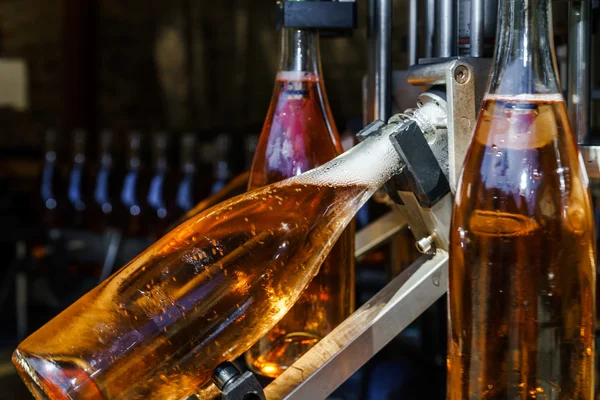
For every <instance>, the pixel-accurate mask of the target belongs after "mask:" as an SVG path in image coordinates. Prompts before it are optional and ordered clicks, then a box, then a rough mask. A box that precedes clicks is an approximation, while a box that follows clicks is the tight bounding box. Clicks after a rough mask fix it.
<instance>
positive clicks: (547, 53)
mask: <svg viewBox="0 0 600 400" xmlns="http://www.w3.org/2000/svg"><path fill="white" fill-rule="evenodd" d="M499 16H500V21H499V22H500V23H499V30H498V37H497V44H496V52H495V63H494V64H493V65H494V68H493V71H492V74H491V77H490V82H489V86H488V90H487V93H486V95H485V97H484V103H483V107H482V109H481V112H480V115H479V119H478V121H477V125H476V128H475V133H474V137H473V141H472V143H471V147H470V149H469V152H468V154H467V157H466V160H465V164H464V169H463V172H462V177H461V180H460V184H459V186H458V189H457V193H456V198H455V206H454V213H453V219H452V228H451V243H450V265H449V268H450V269H449V274H450V275H449V279H450V285H449V296H448V297H449V313H450V328H449V342H448V373H449V375H448V398H449V399H457V400H458V399H460V400H467V399H529V398H538V399H570V400H575V399H587V400H589V399H592V395H593V393H592V390H593V359H594V315H595V310H594V307H595V303H594V298H595V261H594V222H593V214H592V209H591V202H590V196H589V191H588V180H587V175H586V171H585V168H584V165H583V163H582V162H581V158H580V156H579V155H578V148H577V143H576V141H575V137H574V135H573V133H572V131H571V127H570V125H569V120H568V117H567V112H566V108H565V103H564V100H563V98H562V95H561V94H560V86H559V85H558V81H557V73H556V64H555V59H554V48H553V40H552V30H551V20H552V19H551V5H550V0H516V1H515V0H502V1H500V12H499Z"/></svg>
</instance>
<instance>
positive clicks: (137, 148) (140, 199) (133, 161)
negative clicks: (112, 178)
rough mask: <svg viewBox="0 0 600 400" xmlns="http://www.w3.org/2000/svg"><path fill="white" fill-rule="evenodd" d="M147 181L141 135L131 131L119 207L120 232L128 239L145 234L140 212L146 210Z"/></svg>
mask: <svg viewBox="0 0 600 400" xmlns="http://www.w3.org/2000/svg"><path fill="white" fill-rule="evenodd" d="M147 180H148V179H147V177H146V171H145V168H144V163H143V162H142V135H141V134H140V132H137V131H133V132H131V133H130V134H129V137H128V145H127V161H126V172H125V177H124V180H123V187H122V189H121V196H120V199H121V201H120V205H119V206H120V208H121V212H120V214H121V215H120V216H119V219H120V224H121V227H122V231H123V232H124V234H125V235H127V236H130V237H136V236H138V237H139V236H142V234H144V233H145V227H144V226H143V225H144V224H143V223H142V216H143V214H142V212H143V211H145V208H146V202H145V199H146V196H145V195H146V194H147V193H146V189H147V183H148V182H147Z"/></svg>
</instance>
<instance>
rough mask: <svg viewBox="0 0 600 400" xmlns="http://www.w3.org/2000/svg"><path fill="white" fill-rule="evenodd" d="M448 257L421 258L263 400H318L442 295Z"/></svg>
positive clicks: (275, 384) (283, 377)
mask: <svg viewBox="0 0 600 400" xmlns="http://www.w3.org/2000/svg"><path fill="white" fill-rule="evenodd" d="M447 263H448V253H446V252H445V251H442V250H438V251H437V252H436V253H435V254H434V255H433V256H429V255H428V256H421V257H420V258H419V259H418V260H417V261H416V262H414V263H413V264H411V265H410V266H409V267H408V268H407V269H406V270H404V271H403V272H402V273H401V274H400V275H398V276H397V277H396V278H394V279H393V280H392V281H391V282H390V283H389V284H388V285H387V286H386V287H384V288H383V289H381V291H380V292H379V293H377V294H376V295H375V296H374V297H373V298H372V299H371V300H369V302H368V303H366V304H365V305H363V306H362V307H361V308H359V309H358V310H357V311H355V312H354V314H352V315H351V316H350V317H349V318H347V319H346V320H345V321H344V322H342V323H341V324H340V325H339V326H338V327H337V328H335V329H334V330H333V331H332V332H331V333H330V334H329V335H327V336H326V337H324V338H323V339H322V340H321V341H320V342H319V343H317V344H316V345H315V346H314V347H313V348H312V349H310V350H309V351H308V352H307V353H306V354H305V355H303V356H302V357H301V358H300V359H299V360H298V361H296V362H295V363H294V365H293V366H291V367H290V368H288V369H287V370H285V372H284V373H283V374H281V375H280V376H279V377H278V378H277V379H275V380H274V381H273V382H272V383H271V384H269V385H268V386H267V387H266V388H265V395H266V398H267V399H268V400H274V399H278V400H279V399H285V400H301V399H324V398H326V397H327V396H328V395H329V394H330V393H331V392H333V391H334V390H335V389H336V388H337V387H338V386H340V385H341V384H342V383H344V382H345V381H346V380H347V379H348V378H349V377H350V376H351V375H352V374H353V373H354V372H355V371H357V370H358V369H359V368H360V367H361V366H362V365H364V363H365V362H367V361H368V360H369V359H371V358H372V357H373V356H374V355H375V354H376V353H377V352H378V351H379V350H381V349H382V348H383V347H384V346H385V345H386V344H388V343H389V342H390V340H392V339H393V338H395V337H396V336H397V335H398V333H400V332H402V331H403V330H404V329H405V328H406V327H407V326H408V325H409V324H410V323H411V322H413V321H414V320H415V319H416V318H417V317H418V316H419V315H421V314H422V313H423V312H424V311H425V310H427V309H428V308H429V307H430V306H431V305H432V304H433V303H434V302H435V301H437V299H439V298H440V297H442V296H443V295H444V293H446V287H447V285H448V271H447Z"/></svg>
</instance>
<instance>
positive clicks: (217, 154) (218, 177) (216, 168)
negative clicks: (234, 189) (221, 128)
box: [210, 133, 233, 194]
mask: <svg viewBox="0 0 600 400" xmlns="http://www.w3.org/2000/svg"><path fill="white" fill-rule="evenodd" d="M213 146H214V149H213V151H214V152H213V154H212V155H211V156H212V157H213V163H214V164H213V184H212V187H211V189H210V193H211V194H215V193H217V192H218V191H219V190H221V189H223V187H224V186H225V184H226V183H227V182H229V180H230V179H231V177H232V175H233V173H232V170H231V163H230V160H229V157H230V154H231V137H230V136H229V135H227V134H226V133H220V134H219V135H217V137H216V138H215V140H214V142H213Z"/></svg>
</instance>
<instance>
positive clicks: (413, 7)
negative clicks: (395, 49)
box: [408, 0, 417, 66]
mask: <svg viewBox="0 0 600 400" xmlns="http://www.w3.org/2000/svg"><path fill="white" fill-rule="evenodd" d="M416 63H417V0H410V1H409V4H408V65H409V66H410V65H415V64H416Z"/></svg>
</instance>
